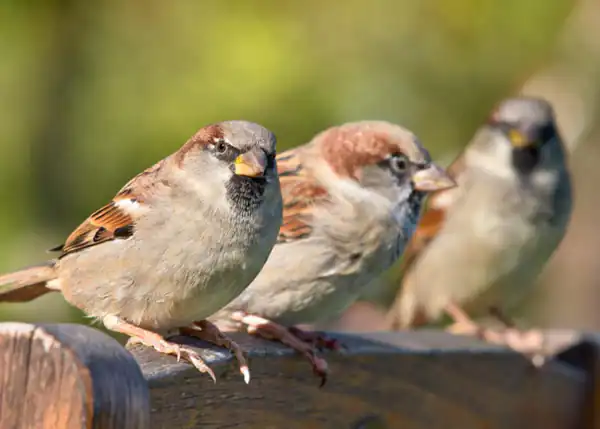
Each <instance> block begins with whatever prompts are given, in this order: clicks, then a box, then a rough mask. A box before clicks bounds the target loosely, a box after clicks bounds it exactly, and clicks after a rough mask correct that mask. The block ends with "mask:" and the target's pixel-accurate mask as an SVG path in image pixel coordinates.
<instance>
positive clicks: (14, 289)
mask: <svg viewBox="0 0 600 429" xmlns="http://www.w3.org/2000/svg"><path fill="white" fill-rule="evenodd" d="M55 267H56V261H48V262H45V263H43V264H40V265H35V266H32V267H28V268H24V269H22V270H19V271H15V272H14V273H9V274H5V275H2V276H0V302H27V301H32V300H34V299H35V298H37V297H39V296H41V295H44V294H46V293H48V292H53V291H56V290H59V289H58V287H57V285H56V283H57V282H52V280H55V279H56V277H57V274H56V268H55Z"/></svg>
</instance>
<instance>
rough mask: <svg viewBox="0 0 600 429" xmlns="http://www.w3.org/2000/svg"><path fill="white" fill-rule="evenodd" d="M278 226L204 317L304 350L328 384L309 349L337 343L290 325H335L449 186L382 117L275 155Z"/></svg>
mask: <svg viewBox="0 0 600 429" xmlns="http://www.w3.org/2000/svg"><path fill="white" fill-rule="evenodd" d="M277 165H278V170H279V177H280V181H281V190H282V194H283V224H282V226H281V229H280V230H279V235H278V237H277V244H276V245H275V247H274V249H273V252H272V253H271V255H270V256H269V259H268V260H267V263H266V264H265V266H264V268H263V270H262V271H261V272H260V274H259V275H258V276H257V278H256V279H255V280H254V281H253V282H252V284H251V285H250V286H249V287H248V288H247V289H246V290H245V291H244V292H243V293H242V294H241V295H240V296H238V297H237V298H236V299H235V300H234V301H233V302H231V303H230V304H228V305H227V306H226V307H225V308H223V309H222V310H221V311H219V312H217V313H216V314H214V315H212V316H210V317H209V320H210V321H211V322H213V323H214V324H215V325H217V326H218V327H219V328H221V329H222V330H225V331H235V330H247V331H248V332H249V333H251V334H257V335H260V336H262V337H265V338H269V339H273V340H276V341H280V342H282V343H284V344H286V345H288V346H290V347H292V348H294V349H295V350H297V351H299V352H300V353H302V354H303V355H304V356H306V357H307V358H308V360H309V361H310V363H311V364H312V367H313V370H314V371H315V372H316V374H317V375H319V376H320V377H321V379H322V384H323V383H324V382H325V380H326V375H327V364H326V362H325V361H324V360H323V359H321V358H319V357H317V355H316V353H315V346H316V345H323V346H325V347H330V348H335V347H336V345H335V344H334V343H332V342H330V340H326V339H325V338H324V337H322V336H321V335H320V334H318V333H315V332H308V331H303V330H300V329H298V328H297V325H299V324H316V323H318V322H320V321H324V320H333V319H335V318H336V317H337V316H338V315H340V314H341V313H342V312H343V311H344V310H345V309H346V308H348V307H349V306H350V305H351V304H352V303H353V302H354V301H355V300H356V298H357V297H358V296H359V294H360V292H361V289H362V288H363V287H364V285H365V284H367V283H368V282H369V281H370V280H371V279H373V278H374V277H375V276H378V275H379V274H380V273H382V272H383V271H384V270H386V269H387V268H388V267H390V266H391V265H392V264H393V263H394V261H396V259H397V258H398V257H399V256H400V255H401V254H402V252H403V250H404V246H405V244H406V242H407V241H408V239H409V238H410V237H411V235H412V234H413V232H414V230H415V228H416V225H417V222H418V219H419V215H420V209H421V204H422V201H423V198H424V196H425V195H426V193H428V192H432V191H435V190H439V189H444V188H446V187H449V186H453V185H454V182H453V181H452V180H451V179H450V178H449V177H448V176H447V175H446V173H445V172H444V170H443V169H441V168H440V167H438V166H437V165H435V164H433V163H432V161H431V157H430V155H429V153H428V152H427V150H426V149H425V148H424V147H423V145H422V144H421V143H420V141H419V140H418V139H417V137H416V136H415V135H414V134H413V133H412V132H410V131H408V130H406V129H405V128H402V127H400V126H398V125H394V124H391V123H389V122H383V121H363V122H354V123H347V124H344V125H341V126H336V127H332V128H329V129H327V130H325V131H323V132H321V133H320V134H318V135H317V136H316V137H314V138H313V139H312V141H310V142H309V143H307V144H305V145H303V146H300V147H297V148H295V149H292V150H288V151H286V152H283V153H281V154H279V155H278V156H277Z"/></svg>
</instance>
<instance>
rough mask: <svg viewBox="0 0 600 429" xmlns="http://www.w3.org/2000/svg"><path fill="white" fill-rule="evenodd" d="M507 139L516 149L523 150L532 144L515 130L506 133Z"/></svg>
mask: <svg viewBox="0 0 600 429" xmlns="http://www.w3.org/2000/svg"><path fill="white" fill-rule="evenodd" d="M508 139H509V140H510V144H512V145H513V147H516V148H523V147H527V146H530V145H532V144H533V142H532V141H531V140H530V139H529V138H527V137H526V136H525V134H523V133H522V132H521V131H519V130H517V129H511V130H510V131H509V132H508Z"/></svg>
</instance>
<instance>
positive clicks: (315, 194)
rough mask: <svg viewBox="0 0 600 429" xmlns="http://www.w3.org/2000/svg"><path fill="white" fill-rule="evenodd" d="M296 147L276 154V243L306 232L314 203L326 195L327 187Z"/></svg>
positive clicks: (309, 224) (299, 237) (308, 229)
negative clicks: (279, 205)
mask: <svg viewBox="0 0 600 429" xmlns="http://www.w3.org/2000/svg"><path fill="white" fill-rule="evenodd" d="M300 150H301V149H292V150H288V151H286V152H284V153H282V154H280V155H278V156H277V170H278V172H279V180H280V183H281V194H282V196H283V222H282V224H281V228H280V230H279V237H278V242H279V243H285V242H291V241H295V240H300V239H303V238H306V237H308V236H310V234H311V233H312V226H311V223H312V222H311V220H312V215H313V210H314V206H315V205H316V204H320V203H321V202H323V201H325V200H326V199H327V191H326V190H325V189H324V188H323V187H321V186H320V185H319V184H318V183H317V182H316V180H315V179H314V177H312V175H311V174H310V172H309V171H308V170H307V169H306V168H305V166H304V165H303V164H302V162H301V160H300V156H299V154H300Z"/></svg>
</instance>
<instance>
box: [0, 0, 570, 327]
mask: <svg viewBox="0 0 600 429" xmlns="http://www.w3.org/2000/svg"><path fill="white" fill-rule="evenodd" d="M573 5H574V2H573V1H571V0H554V1H553V2H548V1H547V0H527V1H522V0H505V1H497V0H453V1H447V0H429V1H414V0H402V1H391V0H388V1H382V0H372V1H370V2H359V1H356V0H349V1H345V2H321V1H319V2H317V1H314V0H310V1H304V2H282V1H262V2H248V1H243V0H237V1H226V2H224V1H202V2H199V1H192V0H181V1H177V2H164V1H159V0H143V1H142V0H130V1H128V2H121V1H117V0H108V1H104V2H94V3H92V2H81V1H75V0H52V1H46V2H42V1H34V0H30V1H21V0H2V2H1V6H0V52H2V61H0V127H1V129H2V133H1V134H0V154H1V155H0V198H1V201H2V202H3V205H2V210H0V237H1V240H0V271H6V270H10V269H15V268H18V266H20V265H22V264H28V263H33V262H35V261H39V260H43V259H45V258H47V257H48V255H47V254H45V253H44V252H43V249H46V248H50V247H52V246H53V245H55V244H58V243H59V242H61V240H62V239H63V238H64V237H65V236H66V235H67V234H68V233H69V232H70V231H71V230H72V228H73V227H75V226H76V225H77V224H78V223H79V222H80V221H81V220H82V219H84V218H85V217H86V216H87V215H88V214H89V213H90V212H92V211H93V210H94V209H95V208H97V207H98V206H100V205H102V204H104V203H105V202H106V201H107V200H108V199H109V198H110V197H111V196H112V195H113V194H114V193H115V191H116V190H117V189H119V188H120V186H121V185H122V184H123V183H124V182H125V181H126V180H128V179H129V178H130V177H131V176H133V175H134V174H135V173H137V172H139V171H140V170H142V169H143V168H145V167H147V166H149V165H151V164H153V163H154V162H156V161H157V160H158V159H160V158H162V157H164V156H165V155H167V154H169V153H171V152H173V151H174V150H176V149H177V148H178V147H179V146H180V145H181V144H182V143H183V142H184V141H185V140H186V139H187V138H188V137H189V136H190V135H191V134H192V133H193V132H194V131H195V130H196V129H197V128H199V127H201V126H203V125H205V124H207V123H210V122H213V121H217V120H223V119H236V118H244V119H248V120H252V121H256V122H260V123H262V124H264V125H266V126H267V127H269V128H271V129H272V130H273V131H274V132H275V133H276V134H277V136H278V138H279V142H280V147H279V148H280V150H283V149H287V148H289V147H292V146H295V145H297V144H301V143H303V142H305V141H307V140H308V139H310V138H311V136H312V135H314V134H315V133H316V132H318V131H320V130H322V129H324V128H326V127H328V126H331V125H334V124H338V123H341V122H345V121H351V120H359V119H386V120H390V121H394V122H398V123H401V124H403V125H405V126H407V127H409V128H411V129H413V130H414V131H415V132H416V133H417V134H418V135H419V136H420V137H421V138H422V140H423V141H424V142H425V144H426V145H427V146H428V147H429V148H430V149H431V150H432V153H433V154H434V155H435V156H438V157H439V156H443V155H445V154H446V153H449V154H452V153H455V152H456V151H457V150H458V149H459V148H460V147H461V146H463V145H464V144H465V143H466V142H467V140H468V138H469V137H470V135H471V134H472V132H473V130H474V128H475V127H476V126H477V124H478V123H479V122H480V121H481V120H482V119H483V118H484V117H485V116H486V115H487V114H488V111H489V109H490V108H491V106H492V104H493V103H495V102H496V101H497V100H498V99H499V98H501V97H504V96H507V95H509V94H510V93H511V92H513V91H515V90H517V89H518V88H519V86H520V85H521V84H522V83H523V82H524V81H525V80H526V79H527V78H528V77H529V76H530V75H531V74H532V73H533V72H534V71H535V70H536V69H537V68H539V67H540V66H541V65H543V64H544V63H545V62H546V61H548V60H549V58H551V56H552V53H553V51H554V49H555V43H556V40H557V36H558V35H559V34H560V30H561V28H562V26H563V24H564V22H565V20H566V19H567V17H568V15H569V13H570V10H571V9H572V7H573ZM65 308H66V306H64V305H63V304H62V300H61V298H60V297H49V298H47V297H44V298H42V299H40V300H38V301H36V302H34V303H33V304H29V305H11V306H8V305H3V306H1V307H0V316H1V317H2V318H8V319H21V320H40V319H41V320H54V319H59V320H62V321H64V320H67V319H69V317H71V316H69V315H68V314H71V315H72V314H75V313H73V311H72V310H68V311H69V313H66V311H67V310H65Z"/></svg>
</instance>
